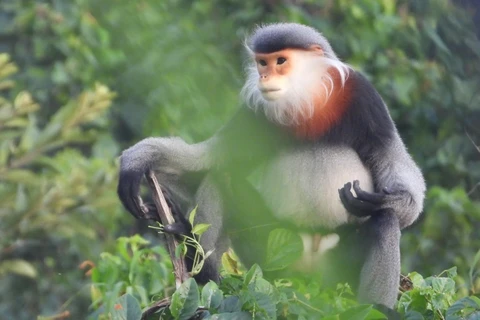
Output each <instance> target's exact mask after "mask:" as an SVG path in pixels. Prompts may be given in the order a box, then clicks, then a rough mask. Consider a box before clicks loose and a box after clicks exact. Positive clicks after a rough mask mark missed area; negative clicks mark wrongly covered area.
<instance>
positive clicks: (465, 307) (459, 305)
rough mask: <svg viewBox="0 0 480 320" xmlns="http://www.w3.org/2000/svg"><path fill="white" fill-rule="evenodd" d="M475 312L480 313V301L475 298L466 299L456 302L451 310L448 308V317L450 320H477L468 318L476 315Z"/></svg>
mask: <svg viewBox="0 0 480 320" xmlns="http://www.w3.org/2000/svg"><path fill="white" fill-rule="evenodd" d="M475 312H479V313H480V299H479V298H477V297H475V296H471V297H465V298H462V299H460V300H458V301H456V302H455V303H454V304H453V305H452V306H451V307H450V308H448V310H447V312H446V317H447V319H449V320H450V319H452V320H457V319H458V320H460V319H477V318H469V317H468V316H467V315H469V314H474V313H475ZM466 316H467V317H466Z"/></svg>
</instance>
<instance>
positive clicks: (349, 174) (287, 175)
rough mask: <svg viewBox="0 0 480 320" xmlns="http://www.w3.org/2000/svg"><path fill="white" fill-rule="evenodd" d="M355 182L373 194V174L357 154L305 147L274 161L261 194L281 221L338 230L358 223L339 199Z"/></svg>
mask: <svg viewBox="0 0 480 320" xmlns="http://www.w3.org/2000/svg"><path fill="white" fill-rule="evenodd" d="M353 180H359V181H360V187H361V188H362V189H363V190H365V191H372V190H373V183H372V177H371V174H370V172H369V170H368V169H367V168H366V167H365V166H364V165H363V163H362V162H361V160H360V158H359V157H358V155H357V153H356V152H355V151H354V150H352V149H350V148H346V147H330V146H322V145H320V146H319V145H315V146H314V147H313V146H304V147H301V148H296V149H295V150H288V151H285V152H283V153H281V154H280V155H279V156H277V157H276V158H274V159H273V160H272V161H271V162H270V163H269V164H268V165H267V167H266V170H265V172H264V176H263V181H262V182H261V186H260V190H262V194H263V195H264V197H265V200H266V202H267V204H268V206H269V207H270V208H271V209H272V211H273V212H274V214H275V215H276V216H277V217H278V218H281V219H285V220H289V221H291V222H293V223H295V224H297V225H298V226H301V227H324V228H335V227H338V226H340V225H342V224H345V223H347V222H352V221H354V220H355V219H357V218H355V217H353V216H352V215H350V214H349V213H348V212H347V211H346V210H345V208H344V206H343V204H342V203H341V201H340V197H339V195H338V190H339V189H340V188H342V187H343V186H344V184H345V183H347V182H352V181H353ZM352 192H353V191H352Z"/></svg>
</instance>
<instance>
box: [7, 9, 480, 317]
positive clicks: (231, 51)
mask: <svg viewBox="0 0 480 320" xmlns="http://www.w3.org/2000/svg"><path fill="white" fill-rule="evenodd" d="M277 21H290V22H300V23H304V24H308V25H311V26H313V27H315V28H317V29H318V30H320V31H321V32H322V33H323V34H324V35H325V36H326V37H327V38H328V39H329V40H330V42H331V44H332V46H333V48H334V50H335V51H336V52H337V55H338V56H339V57H340V58H341V59H342V60H343V61H345V62H347V63H349V64H350V65H352V66H353V67H354V68H356V69H357V70H360V71H362V72H363V73H364V74H365V75H366V76H367V77H368V78H369V79H370V80H371V81H372V82H373V84H374V85H375V86H376V88H377V89H378V91H379V92H380V94H381V95H382V96H383V98H384V100H385V101H386V103H387V104H388V106H389V108H390V112H391V114H392V116H393V118H394V120H395V121H396V123H397V126H398V129H399V131H400V133H401V136H402V137H403V139H404V140H405V143H406V144H407V146H408V147H409V151H410V152H411V153H412V155H413V157H414V158H415V160H416V161H417V162H418V163H419V165H420V166H421V168H422V170H423V172H424V174H425V177H426V179H427V183H428V197H427V201H426V207H425V212H424V215H423V216H422V218H421V219H420V221H419V222H418V223H417V224H416V225H415V226H414V227H412V228H410V230H407V231H405V232H404V235H403V238H402V253H403V266H402V270H403V272H404V273H408V272H410V271H418V272H420V273H423V274H426V275H433V274H438V273H439V272H441V271H442V270H444V269H446V268H449V267H452V266H457V267H458V272H459V276H458V278H457V282H458V284H459V285H460V288H462V286H463V287H464V288H465V290H467V288H470V289H471V288H477V289H480V283H479V279H478V277H477V276H476V275H477V270H478V269H479V267H480V265H479V262H478V260H479V259H478V254H477V253H478V250H479V248H480V62H479V58H480V41H479V36H480V2H478V1H475V0H471V1H466V0H464V1H461V0H459V1H453V0H424V1H416V0H381V1H378V0H358V1H353V0H338V1H334V0H303V1H302V0H290V1H289V0H261V1H259V0H243V1H236V0H161V1H158V0H138V1H130V0H111V1H97V0H70V1H65V0H45V1H41V0H38V1H32V0H30V1H27V0H1V2H0V93H1V95H0V319H32V318H34V317H36V316H37V315H50V314H55V313H58V312H59V310H60V311H61V310H63V309H64V308H65V306H67V305H68V310H69V311H70V312H71V313H72V319H83V318H85V317H86V315H87V314H88V307H89V305H90V303H91V300H90V297H89V295H90V292H89V283H90V278H89V277H88V275H85V270H82V269H80V268H79V266H80V265H81V263H82V262H85V261H87V262H88V261H97V260H98V259H99V255H100V253H101V252H104V251H109V250H111V249H112V247H113V246H114V245H115V239H116V238H117V237H119V236H127V235H132V234H134V233H136V232H143V231H144V230H145V227H144V226H142V225H138V224H137V222H135V221H134V219H133V218H132V217H131V216H130V215H129V214H128V213H127V212H126V211H125V210H124V209H123V208H122V207H121V205H120V203H119V201H118V200H117V196H116V182H117V167H118V161H117V158H118V156H119V154H120V152H121V150H122V149H124V148H126V147H128V146H130V145H132V144H134V143H135V142H137V141H139V140H140V139H142V138H144V137H147V136H151V135H153V136H165V135H178V136H181V137H183V138H184V139H186V140H187V141H190V142H193V141H199V140H202V139H205V138H206V137H208V136H210V135H211V134H212V133H213V132H215V131H216V130H217V129H218V128H219V127H220V126H221V125H222V124H223V123H224V122H225V121H227V119H228V118H229V117H230V116H231V115H232V114H233V112H234V111H235V109H236V108H238V107H239V99H238V93H239V91H240V89H241V86H242V81H243V70H242V67H243V62H242V61H243V58H244V51H243V41H244V39H245V36H246V34H248V32H249V31H250V30H252V28H254V27H255V25H256V24H259V23H263V22H277ZM7 54H8V56H7ZM476 254H477V259H475V255H476ZM87 264H88V263H87ZM477 293H478V291H477ZM72 301H73V303H72Z"/></svg>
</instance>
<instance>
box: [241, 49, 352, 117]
mask: <svg viewBox="0 0 480 320" xmlns="http://www.w3.org/2000/svg"><path fill="white" fill-rule="evenodd" d="M247 49H248V47H247ZM248 53H249V54H250V59H251V60H250V61H249V62H250V63H249V64H248V65H247V69H246V71H247V79H246V81H245V85H244V86H243V89H242V97H243V99H244V100H245V102H246V104H247V106H248V107H250V108H252V109H255V110H256V109H262V110H263V111H264V112H265V115H266V116H267V118H268V119H270V120H271V121H273V122H276V123H280V124H283V125H291V124H295V123H299V122H301V121H303V120H305V119H309V118H310V117H312V115H313V111H314V108H315V106H317V107H319V108H320V107H321V106H322V105H323V104H324V103H325V102H326V100H327V99H328V96H329V94H330V92H331V91H332V85H333V81H332V79H331V75H330V74H329V72H328V69H329V68H331V67H332V68H334V69H339V72H340V73H341V72H343V74H345V72H344V71H343V68H344V65H343V64H342V63H341V62H340V61H339V60H338V59H330V58H327V57H325V56H324V54H323V50H322V49H321V48H320V47H319V46H312V47H310V48H308V49H283V50H279V51H276V52H272V53H258V52H254V51H250V50H249V51H248ZM343 78H344V77H343Z"/></svg>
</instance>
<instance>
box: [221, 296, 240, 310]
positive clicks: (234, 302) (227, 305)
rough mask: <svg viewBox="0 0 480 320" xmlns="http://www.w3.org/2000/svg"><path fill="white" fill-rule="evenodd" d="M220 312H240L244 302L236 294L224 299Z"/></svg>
mask: <svg viewBox="0 0 480 320" xmlns="http://www.w3.org/2000/svg"><path fill="white" fill-rule="evenodd" d="M218 311H220V312H238V311H242V302H241V301H240V299H239V298H238V297H236V296H230V297H227V298H225V299H223V301H222V303H221V304H220V308H219V309H218Z"/></svg>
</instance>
